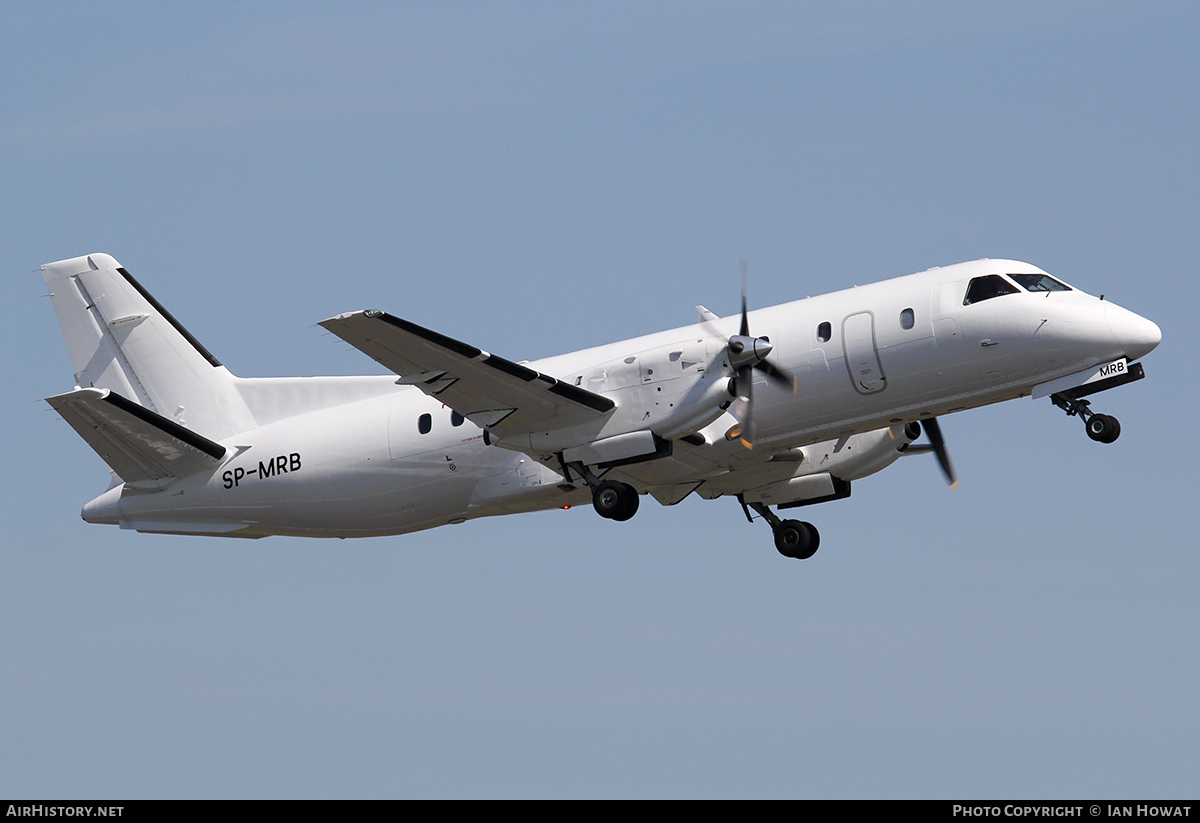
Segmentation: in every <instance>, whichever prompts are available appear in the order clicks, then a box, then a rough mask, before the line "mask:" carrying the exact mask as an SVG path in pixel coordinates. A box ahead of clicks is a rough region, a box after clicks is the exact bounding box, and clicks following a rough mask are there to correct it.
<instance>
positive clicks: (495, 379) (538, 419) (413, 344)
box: [321, 310, 616, 438]
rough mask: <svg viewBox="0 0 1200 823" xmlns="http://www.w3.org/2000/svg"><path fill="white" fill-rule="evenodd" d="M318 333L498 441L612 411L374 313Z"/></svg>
mask: <svg viewBox="0 0 1200 823" xmlns="http://www.w3.org/2000/svg"><path fill="white" fill-rule="evenodd" d="M321 326H323V327H324V328H326V329H328V330H329V331H331V332H333V333H334V334H336V335H337V336H338V337H340V338H342V339H343V340H345V341H346V342H347V343H349V344H350V345H351V346H354V347H355V348H356V349H358V350H359V351H361V352H363V353H364V354H366V355H367V356H368V357H370V358H371V359H373V360H375V361H376V362H377V363H380V364H381V365H383V366H385V367H386V368H388V369H390V370H391V371H393V372H395V373H396V374H397V375H399V376H400V380H399V381H398V382H400V383H403V384H407V385H413V386H416V387H417V388H419V389H420V390H421V391H423V392H425V393H426V394H428V395H431V396H435V397H437V399H438V400H440V401H442V402H443V403H445V404H446V405H447V406H449V407H450V408H451V409H453V410H454V411H456V412H458V413H459V414H461V415H462V416H463V417H466V418H467V419H469V420H471V421H472V422H473V423H475V424H476V425H478V426H481V427H483V428H486V429H488V430H489V431H492V432H494V433H495V434H496V436H497V437H498V438H503V437H508V436H512V435H518V434H528V433H531V432H547V431H554V430H556V429H564V428H568V427H570V426H576V425H580V424H583V423H589V422H592V421H595V420H597V419H599V418H601V417H603V416H604V415H605V414H607V413H608V412H610V411H612V410H613V409H614V408H615V407H616V404H615V403H614V402H613V401H612V400H610V399H609V398H607V397H604V396H602V395H599V394H596V393H594V392H590V391H587V390H586V389H581V388H579V387H578V386H572V385H570V384H568V383H563V382H562V381H561V380H558V379H556V378H554V377H551V376H550V375H547V374H542V373H541V372H538V371H537V370H535V369H531V368H529V367H527V366H523V365H521V364H520V363H514V362H512V361H511V360H506V359H504V358H503V357H499V356H498V355H495V354H490V353H489V352H486V351H484V350H483V349H479V348H476V347H475V346H471V345H468V344H467V343H463V342H461V341H459V340H455V339H453V338H451V337H446V336H445V335H443V334H439V333H438V332H435V331H431V330H429V329H426V328H423V327H421V326H418V325H416V324H415V323H410V322H408V321H407V320H402V319H401V318H399V317H394V316H392V315H390V314H387V313H386V312H381V311H375V310H370V311H358V312H351V313H349V314H340V315H338V316H337V317H332V318H330V319H328V320H324V321H322V322H321Z"/></svg>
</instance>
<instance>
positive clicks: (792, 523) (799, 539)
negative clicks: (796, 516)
mask: <svg viewBox="0 0 1200 823" xmlns="http://www.w3.org/2000/svg"><path fill="white" fill-rule="evenodd" d="M738 502H739V503H741V504H742V510H743V511H745V512H746V519H747V520H750V521H751V522H753V520H754V518H752V517H751V516H750V509H754V510H755V511H756V512H758V513H759V515H760V516H761V517H762V518H763V520H766V521H767V523H769V524H770V526H771V531H772V532H774V533H775V548H776V549H778V550H779V553H780V554H782V555H783V556H784V557H791V558H794V559H796V560H807V559H808V558H810V557H812V556H813V555H814V554H816V553H817V549H818V548H819V547H820V545H821V533H820V532H819V531H817V527H816V526H814V525H813V524H812V523H805V522H804V521H802V520H780V519H779V517H778V516H777V515H776V514H775V512H773V511H771V509H770V507H768V506H767V505H766V504H763V503H750V504H747V503H746V501H745V500H744V499H743V498H742V496H741V495H738Z"/></svg>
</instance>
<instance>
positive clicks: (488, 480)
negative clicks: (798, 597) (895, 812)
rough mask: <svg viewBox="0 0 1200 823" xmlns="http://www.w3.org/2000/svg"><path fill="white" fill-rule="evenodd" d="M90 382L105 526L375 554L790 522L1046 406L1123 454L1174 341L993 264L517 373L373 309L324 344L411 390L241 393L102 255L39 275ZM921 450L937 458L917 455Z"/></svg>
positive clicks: (792, 534) (86, 435)
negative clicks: (539, 524)
mask: <svg viewBox="0 0 1200 823" xmlns="http://www.w3.org/2000/svg"><path fill="white" fill-rule="evenodd" d="M42 271H43V274H44V275H45V278H46V284H47V286H48V288H49V291H50V295H51V297H52V298H53V303H54V309H55V312H56V313H57V315H58V319H59V323H60V324H61V325H62V330H63V334H64V336H65V337H66V341H67V348H68V349H69V350H70V354H71V360H72V362H73V364H74V368H75V383H76V388H75V389H74V391H71V392H68V393H66V394H61V395H57V396H55V397H50V398H47V402H49V403H50V405H51V406H53V407H54V408H55V409H56V410H57V411H58V412H59V414H61V415H62V417H63V419H65V420H66V421H67V422H68V423H69V424H70V425H71V426H72V427H73V428H74V429H75V430H76V431H77V432H78V433H79V434H80V435H81V436H82V437H83V439H84V440H85V441H87V443H88V445H90V446H91V447H92V448H93V449H95V450H96V452H97V453H98V454H99V455H100V456H101V457H102V458H103V459H104V460H105V462H106V463H107V464H108V465H109V467H110V468H111V469H112V473H113V479H112V484H111V485H110V487H109V489H108V491H106V492H104V493H103V494H101V495H100V496H99V497H97V498H96V499H95V500H93V501H91V502H90V503H88V504H87V505H86V506H84V508H83V519H84V520H86V521H88V522H89V523H109V524H118V525H120V526H121V528H124V529H136V530H138V531H142V532H161V533H171V534H200V535H223V536H230V537H263V536H266V535H272V534H283V535H301V536H310V537H365V536H370V535H386V534H402V533H405V532H412V531H417V530H419V529H428V528H432V527H434V526H441V525H444V524H446V523H461V522H463V521H464V520H468V519H471V518H476V517H486V516H490V515H498V514H510V513H514V512H523V511H534V510H539V509H550V508H558V507H569V506H573V505H577V504H581V503H586V502H587V501H588V500H589V499H590V500H591V502H592V505H593V506H594V507H595V509H596V511H597V512H598V513H599V514H600V515H601V516H602V517H606V518H609V519H612V520H628V519H629V518H631V517H633V515H634V514H635V513H636V512H637V509H638V503H639V500H640V499H641V497H640V496H641V495H642V494H649V495H651V496H652V497H653V498H654V499H655V500H657V501H658V502H659V503H661V504H662V505H664V506H672V505H674V504H676V503H678V502H680V501H681V500H683V499H684V498H685V497H687V496H688V495H690V494H692V493H695V494H697V495H699V496H700V497H703V498H706V499H714V498H717V497H723V496H733V497H736V498H737V499H738V500H739V501H740V502H741V505H742V510H743V512H744V513H745V515H746V517H747V518H748V519H753V516H752V514H751V512H755V513H757V514H758V515H760V516H761V518H762V519H763V520H765V521H766V522H767V523H769V524H770V526H771V528H772V530H773V532H774V536H775V545H776V547H777V548H778V549H779V551H780V552H781V553H782V554H784V555H786V556H788V557H797V558H807V557H810V556H811V555H812V554H813V552H815V551H816V550H817V546H818V544H819V540H820V538H819V535H818V532H817V530H816V528H815V527H813V526H812V524H810V523H805V522H801V521H798V520H782V519H780V517H779V516H778V515H777V514H776V513H775V512H774V511H772V510H771V507H772V506H774V507H776V508H778V509H787V508H792V507H797V506H805V505H810V504H813V503H821V502H824V501H827V500H835V499H839V498H844V497H848V496H849V495H850V486H851V482H852V481H854V480H857V479H859V478H862V477H866V476H867V475H869V474H872V473H874V472H877V471H879V470H881V469H883V468H886V467H887V466H889V465H890V464H891V463H892V462H894V461H895V460H896V459H898V458H899V457H900V456H901V455H903V454H913V453H918V452H922V451H931V452H933V453H935V454H936V455H937V457H938V460H939V462H940V463H941V466H942V469H943V471H944V472H945V474H946V477H947V480H948V481H950V482H951V483H954V472H953V469H952V468H951V464H950V460H949V456H948V455H947V451H946V447H945V443H944V442H943V439H942V436H941V430H940V428H939V426H938V423H937V418H938V416H939V415H943V414H947V413H950V412H956V411H961V410H963V409H967V408H972V407H975V406H982V405H986V404H988V403H996V402H999V401H1001V400H1009V399H1012V398H1016V397H1023V396H1026V395H1032V396H1033V397H1035V398H1038V397H1050V398H1051V400H1052V401H1053V403H1054V404H1055V405H1057V406H1059V407H1060V408H1062V409H1063V410H1064V411H1066V413H1067V414H1068V415H1074V416H1078V417H1080V418H1081V419H1082V420H1083V421H1084V425H1085V427H1086V429H1087V433H1088V435H1089V436H1090V437H1091V438H1092V439H1093V440H1097V441H1100V442H1105V443H1111V442H1112V441H1113V440H1115V439H1116V438H1117V436H1118V435H1119V434H1120V426H1119V425H1118V423H1117V421H1116V419H1115V418H1113V417H1110V416H1107V415H1103V414H1097V413H1094V412H1093V411H1092V410H1091V408H1090V406H1089V402H1088V400H1086V399H1085V398H1087V397H1089V396H1090V395H1092V394H1095V393H1096V392H1099V391H1103V390H1106V389H1110V388H1113V387H1115V386H1119V385H1122V384H1124V383H1128V382H1131V381H1134V380H1138V379H1140V378H1141V377H1143V375H1144V372H1143V370H1142V367H1141V364H1140V363H1136V362H1132V361H1135V360H1137V359H1138V358H1140V357H1142V356H1144V355H1145V354H1147V353H1149V352H1150V351H1152V350H1153V349H1154V347H1155V346H1157V345H1158V343H1159V341H1160V340H1161V333H1160V332H1159V329H1158V327H1157V326H1156V325H1155V324H1154V323H1152V322H1150V321H1149V320H1146V319H1144V318H1142V317H1139V316H1138V315H1136V314H1133V313H1132V312H1129V311H1126V310H1125V309H1123V308H1121V307H1119V306H1117V305H1115V304H1113V303H1111V302H1109V301H1106V300H1104V298H1103V297H1101V298H1099V299H1097V298H1095V297H1092V296H1090V295H1087V294H1084V293H1083V292H1081V291H1078V290H1077V289H1074V288H1072V287H1070V286H1068V285H1066V284H1065V283H1063V282H1061V281H1059V280H1057V279H1055V278H1053V277H1051V276H1050V275H1048V274H1047V273H1046V272H1044V271H1042V270H1041V269H1039V268H1037V267H1036V266H1031V265H1029V264H1028V263H1021V262H1018V261H1015V260H977V261H975V262H972V263H960V264H958V265H955V266H949V267H947V268H938V269H930V270H929V271H925V272H922V273H920V274H912V275H908V276H907V277H898V278H896V279H893V280H886V281H884V282H881V283H875V284H873V285H870V286H861V287H857V288H853V289H848V290H845V291H840V292H835V293H833V294H827V295H822V296H820V297H812V298H808V299H806V300H800V301H797V302H794V303H787V304H784V305H781V306H774V307H772V308H766V309H760V310H757V311H753V312H748V311H747V310H746V306H745V299H744V298H743V302H742V313H741V316H740V317H726V318H719V317H717V316H716V315H714V314H713V313H712V312H709V311H708V310H707V309H705V308H704V307H702V306H698V307H697V310H698V312H699V315H700V317H699V322H697V323H696V324H695V325H691V326H684V327H682V328H678V329H672V330H670V331H664V332H659V333H657V334H651V335H648V336H646V337H639V338H636V339H633V340H625V341H622V342H620V343H613V344H611V345H607V346H600V347H598V348H593V349H586V350H584V351H578V352H573V353H571V354H564V355H561V356H558V357H551V358H547V359H545V360H540V361H537V362H534V363H525V362H522V363H514V362H513V361H511V360H506V359H504V358H503V357H500V356H498V355H494V354H490V353H488V352H486V351H483V350H482V349H478V348H475V347H474V346H472V345H469V344H467V343H463V342H460V341H458V340H455V339H452V338H450V337H446V336H444V335H441V334H439V333H437V332H434V331H430V330H429V329H426V328H423V327H421V326H418V325H416V324H414V323H412V322H409V321H407V320H402V319H400V318H398V317H393V316H392V315H390V314H386V313H384V312H382V311H378V310H374V309H371V310H367V311H357V312H351V313H349V314H340V315H338V316H337V317H333V318H330V319H328V320H325V321H324V322H322V323H321V325H322V326H324V327H325V328H326V329H328V330H329V331H331V332H333V333H334V334H336V335H337V336H338V337H341V338H342V339H343V340H345V341H347V342H349V343H350V344H351V345H353V346H354V347H356V348H358V349H360V350H361V351H363V352H364V353H365V354H367V355H368V356H370V357H371V358H373V359H374V360H376V361H377V362H379V363H380V364H382V365H383V366H385V367H386V368H387V369H389V370H390V371H392V372H394V375H395V376H371V377H295V378H291V377H289V378H240V377H235V376H234V375H232V374H231V373H230V372H229V371H228V370H226V369H225V367H224V366H222V365H221V364H220V363H219V362H217V360H216V359H215V358H214V357H213V356H212V355H211V354H209V352H208V350H207V349H205V348H204V346H202V345H201V344H200V343H199V342H198V341H197V340H196V339H195V338H194V337H192V335H190V334H189V333H188V332H187V330H185V329H184V327H183V326H182V325H180V323H179V322H178V321H177V320H176V319H175V318H174V317H173V316H172V315H171V314H170V313H169V312H168V311H167V310H166V309H164V308H163V307H162V306H161V305H159V303H158V301H156V300H155V299H154V298H153V297H151V296H150V293H149V292H147V291H146V290H145V289H144V288H143V287H142V286H141V284H140V283H138V281H136V280H135V279H134V278H133V276H132V275H130V274H129V272H127V271H126V270H125V269H124V268H122V267H121V265H120V264H119V263H118V262H117V261H116V260H114V259H113V258H112V257H110V256H108V255H107V254H91V255H87V256H84V257H76V258H73V259H71V260H62V261H59V262H57V263H50V264H47V265H45V266H43V267H42ZM922 428H924V430H925V432H926V434H927V435H928V438H929V443H928V444H925V445H920V444H915V441H916V440H917V439H918V438H919V437H920V434H921V431H922Z"/></svg>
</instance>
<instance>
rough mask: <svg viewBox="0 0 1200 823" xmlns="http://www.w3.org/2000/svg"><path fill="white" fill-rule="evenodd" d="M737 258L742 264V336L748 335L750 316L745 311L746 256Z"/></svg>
mask: <svg viewBox="0 0 1200 823" xmlns="http://www.w3.org/2000/svg"><path fill="white" fill-rule="evenodd" d="M738 260H739V262H740V263H741V264H742V330H741V331H740V332H739V334H741V335H742V337H749V336H750V318H749V316H748V313H747V311H746V258H745V257H741V258H738Z"/></svg>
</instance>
